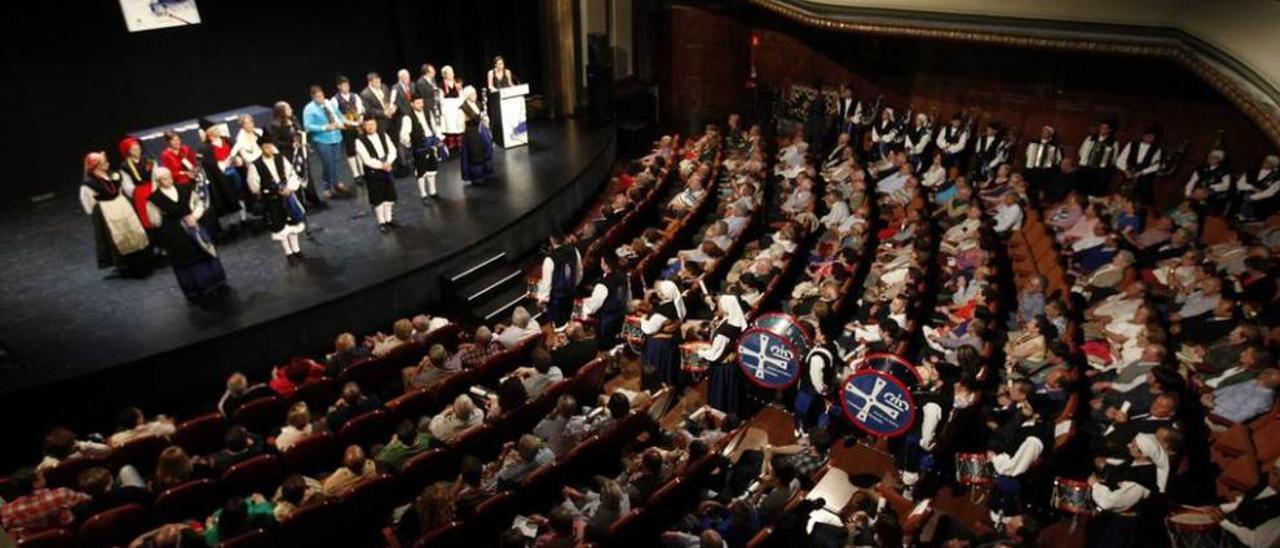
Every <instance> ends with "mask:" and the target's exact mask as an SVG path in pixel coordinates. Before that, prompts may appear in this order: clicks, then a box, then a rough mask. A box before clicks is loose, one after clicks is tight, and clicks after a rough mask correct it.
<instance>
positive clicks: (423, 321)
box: [409, 314, 449, 343]
mask: <svg viewBox="0 0 1280 548" xmlns="http://www.w3.org/2000/svg"><path fill="white" fill-rule="evenodd" d="M409 323H412V324H413V334H412V335H409V339H410V340H412V341H413V342H416V343H423V342H426V340H427V335H430V334H431V332H433V331H435V330H437V329H440V328H441V327H444V326H446V325H449V320H448V319H446V318H441V317H438V316H437V317H435V318H432V317H430V316H427V315H426V314H418V315H417V316H414V317H413V319H412V320H410V321H409Z"/></svg>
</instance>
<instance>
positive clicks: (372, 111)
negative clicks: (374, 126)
mask: <svg viewBox="0 0 1280 548" xmlns="http://www.w3.org/2000/svg"><path fill="white" fill-rule="evenodd" d="M406 74H407V73H406ZM365 80H366V81H367V82H368V85H366V86H365V88H364V90H363V91H361V92H360V101H361V102H362V103H364V116H365V118H373V119H374V120H377V121H378V130H379V131H384V132H385V131H391V127H392V126H391V120H394V119H395V117H396V112H397V111H398V110H399V109H397V108H396V103H397V102H398V101H397V99H396V96H395V95H394V94H393V93H392V91H391V89H390V88H388V87H387V86H386V84H383V83H382V77H381V76H379V75H378V73H376V72H370V73H369V74H368V76H366V77H365Z"/></svg>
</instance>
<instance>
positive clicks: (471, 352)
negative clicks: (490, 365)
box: [458, 325, 502, 368]
mask: <svg viewBox="0 0 1280 548" xmlns="http://www.w3.org/2000/svg"><path fill="white" fill-rule="evenodd" d="M498 352H502V343H500V342H498V341H497V340H494V338H493V331H492V330H490V329H489V327H488V326H484V325H482V326H480V327H477V328H476V334H475V338H474V339H472V341H471V342H468V343H462V344H461V345H459V346H458V360H459V361H460V362H461V363H462V366H463V367H467V368H471V367H477V366H479V365H480V364H482V363H484V361H485V360H487V359H489V357H490V356H492V355H494V354H497V353H498Z"/></svg>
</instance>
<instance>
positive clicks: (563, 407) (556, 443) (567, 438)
mask: <svg viewBox="0 0 1280 548" xmlns="http://www.w3.org/2000/svg"><path fill="white" fill-rule="evenodd" d="M575 417H579V415H578V401H577V400H575V399H574V398H573V395H572V394H564V395H562V396H560V399H558V400H556V407H555V409H552V410H551V413H550V414H548V415H547V416H546V418H544V419H542V420H541V421H539V422H538V424H537V426H534V428H533V435H535V436H538V437H539V438H542V441H545V442H547V447H548V448H550V449H551V452H552V453H555V454H557V455H563V454H565V453H566V452H568V450H569V449H571V448H573V445H574V444H576V443H577V442H578V441H579V440H578V439H577V438H576V437H574V436H573V434H572V432H570V431H569V430H568V427H569V422H570V421H572V420H573V419H574V418H575Z"/></svg>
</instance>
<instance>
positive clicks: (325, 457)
mask: <svg viewBox="0 0 1280 548" xmlns="http://www.w3.org/2000/svg"><path fill="white" fill-rule="evenodd" d="M280 456H281V457H283V458H284V463H285V465H286V466H288V467H289V471H290V472H296V473H298V474H302V475H304V476H316V475H319V474H320V473H321V472H324V471H328V470H332V469H334V468H336V467H337V466H338V463H339V462H341V461H342V445H341V444H339V443H338V438H337V436H334V435H333V434H330V433H329V432H318V433H315V434H311V435H310V436H307V437H305V438H302V439H301V440H298V441H297V442H296V443H294V444H293V445H291V446H289V448H288V449H285V450H284V451H283V452H282V453H281V454H280Z"/></svg>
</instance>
